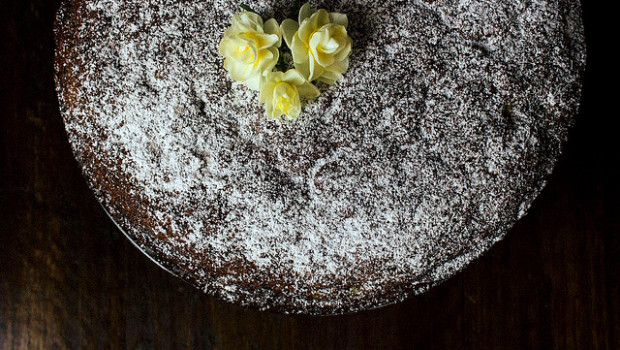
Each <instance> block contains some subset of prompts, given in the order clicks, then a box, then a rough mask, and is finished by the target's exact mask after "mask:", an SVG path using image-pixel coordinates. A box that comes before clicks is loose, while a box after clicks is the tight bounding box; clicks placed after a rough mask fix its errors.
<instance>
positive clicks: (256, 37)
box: [219, 11, 282, 90]
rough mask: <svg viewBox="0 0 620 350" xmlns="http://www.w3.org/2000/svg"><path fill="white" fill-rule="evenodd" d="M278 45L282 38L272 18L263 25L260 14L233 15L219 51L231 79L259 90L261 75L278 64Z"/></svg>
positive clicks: (242, 13) (244, 13)
mask: <svg viewBox="0 0 620 350" xmlns="http://www.w3.org/2000/svg"><path fill="white" fill-rule="evenodd" d="M281 43H282V35H281V34H280V28H279V27H278V23H277V22H276V20H275V19H273V18H272V19H270V20H268V21H266V22H265V23H264V25H263V20H262V18H260V16H259V15H257V14H256V13H254V12H249V11H244V12H240V13H237V14H235V15H234V16H233V18H232V25H231V27H230V28H228V29H227V30H226V32H224V37H223V38H222V41H221V42H220V48H219V49H220V54H221V55H222V56H224V57H225V60H224V68H226V70H227V71H228V72H229V73H230V76H231V77H232V78H233V79H234V80H237V81H243V82H245V84H246V85H247V86H248V87H249V88H250V89H252V90H258V89H259V87H260V81H261V78H262V76H263V75H264V74H265V73H267V72H269V71H271V70H272V69H273V67H274V66H275V65H276V63H277V62H278V58H279V57H280V56H279V55H280V54H279V51H278V47H280V44H281Z"/></svg>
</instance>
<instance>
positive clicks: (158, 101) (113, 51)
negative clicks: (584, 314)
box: [56, 0, 585, 313]
mask: <svg viewBox="0 0 620 350" xmlns="http://www.w3.org/2000/svg"><path fill="white" fill-rule="evenodd" d="M249 4H250V5H251V6H252V8H253V9H255V10H256V11H257V12H258V13H259V14H261V15H262V16H264V18H270V17H275V18H276V19H277V20H278V21H281V20H282V19H283V18H284V16H283V14H284V13H287V12H288V10H289V8H288V7H287V6H288V5H286V4H282V3H281V2H270V1H264V0H259V1H252V2H251V3H249ZM313 5H314V6H317V7H322V8H326V9H328V10H329V11H337V12H341V13H345V14H347V15H348V17H349V27H348V32H349V35H350V36H351V37H352V38H353V42H354V44H353V54H352V55H351V58H350V67H349V70H348V72H347V74H345V77H344V79H342V80H341V81H339V82H338V83H337V84H335V85H333V86H328V87H327V86H326V87H323V88H322V93H321V95H320V96H319V97H318V98H317V99H315V100H312V101H310V102H309V103H308V104H306V106H305V107H304V112H303V113H302V115H301V116H300V118H299V119H298V120H296V121H294V122H290V123H284V122H276V121H271V120H267V119H266V118H265V116H264V111H263V109H262V107H261V106H260V105H258V103H257V100H258V96H257V95H258V94H257V93H256V92H254V91H251V90H249V89H247V88H246V87H245V86H243V85H242V84H240V83H236V82H233V81H231V80H230V78H229V77H228V74H227V72H226V71H225V70H224V68H223V65H222V61H223V58H222V57H221V56H220V55H219V54H218V44H219V41H220V40H221V38H222V34H223V32H224V30H225V29H226V28H227V27H228V26H229V25H230V19H231V17H232V15H233V14H234V13H235V12H238V11H239V8H238V3H236V2H233V1H227V0H215V1H178V0H177V1H163V0H162V1H156V0H152V1H121V0H99V1H95V0H79V1H67V2H65V3H64V4H63V6H62V7H61V9H60V11H59V15H58V20H57V24H56V40H57V53H56V70H57V80H56V81H57V87H58V91H59V100H60V105H61V109H62V112H63V117H64V121H65V125H66V129H67V132H68V135H69V140H70V142H71V145H72V147H73V150H74V152H75V155H76V158H77V159H78V161H79V162H80V164H81V165H82V167H83V171H84V173H85V175H86V177H87V179H88V180H89V184H90V185H91V187H92V188H93V190H94V192H95V194H96V196H97V198H98V199H99V200H100V201H101V202H102V204H103V206H104V207H105V208H106V210H107V211H108V212H109V213H110V214H111V215H112V217H113V218H114V219H115V221H116V222H117V223H118V224H119V225H120V226H121V227H122V229H123V230H124V231H125V232H126V233H127V234H128V235H129V236H130V237H131V238H132V239H133V240H134V241H135V242H136V243H137V244H138V245H139V246H140V247H142V248H143V249H144V250H146V251H147V252H148V253H149V254H150V255H151V256H152V257H153V258H155V259H156V260H157V261H158V262H160V263H161V264H163V265H164V266H165V267H167V268H168V269H170V270H172V271H173V272H174V273H175V274H178V275H180V276H182V277H183V278H184V279H186V280H188V281H190V282H191V283H193V284H195V285H197V286H198V287H200V288H202V289H204V290H205V291H206V292H208V293H211V294H215V295H218V296H219V297H221V298H223V299H225V300H229V301H234V302H239V303H242V304H245V305H252V306H257V307H260V308H264V309H274V310H279V311H283V312H306V313H339V312H348V311H356V310H361V309H367V308H372V307H377V306H380V305H383V304H386V303H392V302H395V301H398V300H401V299H403V298H405V297H406V296H408V295H411V294H412V293H418V292H421V291H424V290H426V289H427V288H429V287H430V286H432V285H434V284H436V283H438V282H440V281H442V280H444V279H446V278H447V277H449V276H450V275H452V274H453V273H454V272H455V271H457V270H459V269H460V268H462V267H463V266H464V265H465V264H466V263H468V262H469V261H471V260H472V259H474V258H475V257H477V256H478V255H480V254H481V253H482V252H483V251H485V250H486V249H488V248H489V247H490V246H491V245H492V244H493V243H494V242H496V241H497V240H499V239H501V237H503V235H504V234H505V233H506V232H507V230H508V229H509V228H510V227H511V225H512V224H513V223H514V222H515V221H516V220H517V219H518V218H519V217H521V216H522V215H523V214H524V213H525V211H526V210H527V208H528V207H529V206H530V203H531V202H532V200H533V199H534V198H535V196H536V195H537V194H538V192H539V191H540V190H541V188H542V186H543V185H544V180H545V177H546V175H548V174H549V173H550V172H551V170H552V167H553V164H554V163H555V160H556V159H557V157H558V155H559V153H560V150H561V146H562V144H563V142H564V140H565V138H566V136H567V130H568V127H569V126H570V125H571V123H572V122H573V119H574V116H575V114H576V110H577V106H578V102H579V95H580V88H581V83H580V78H581V74H582V72H583V68H584V64H585V48H584V39H583V29H582V24H581V18H580V16H581V9H580V6H579V3H578V1H577V0H555V1H551V0H531V1H495V2H487V1H474V0H460V1H452V0H446V1H441V0H435V1H430V0H426V1H405V2H403V1H396V0H387V1H386V0H381V1H378V0H351V1H345V0H338V1H324V2H316V3H313Z"/></svg>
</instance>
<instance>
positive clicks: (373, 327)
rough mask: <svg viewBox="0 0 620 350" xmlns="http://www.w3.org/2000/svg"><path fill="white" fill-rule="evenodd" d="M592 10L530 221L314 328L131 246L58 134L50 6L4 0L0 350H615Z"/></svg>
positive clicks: (612, 222)
mask: <svg viewBox="0 0 620 350" xmlns="http://www.w3.org/2000/svg"><path fill="white" fill-rule="evenodd" d="M596 4H597V3H595V2H592V1H590V2H589V3H584V14H585V24H586V34H587V37H588V71H587V75H586V78H585V87H584V97H583V103H582V108H581V113H580V116H579V119H578V122H577V125H576V127H575V128H574V129H573V130H572V132H571V135H570V140H569V142H568V144H567V145H566V148H565V152H564V154H563V156H562V157H561V159H560V161H559V163H558V165H557V167H556V169H555V171H554V173H553V175H552V176H550V177H549V181H548V185H547V187H546V188H545V190H544V191H543V193H542V194H541V195H540V196H539V198H538V199H537V200H536V201H535V203H534V205H533V207H532V208H531V209H530V211H529V213H528V215H527V216H526V217H525V218H523V219H522V220H521V221H519V222H518V223H517V225H516V226H515V227H514V228H513V229H512V230H511V232H510V233H509V234H508V236H507V237H506V238H505V239H504V240H503V241H502V242H500V243H498V244H497V245H496V246H495V247H493V248H492V249H491V250H490V251H489V252H488V253H486V254H485V255H484V256H483V257H482V258H480V259H478V260H477V261H475V262H474V263H472V264H471V265H470V266H469V267H468V268H467V269H466V270H464V271H463V272H462V273H460V274H458V275H457V276H455V277H453V278H452V279H450V280H449V281H448V282H446V283H444V284H442V285H440V286H438V287H435V288H433V289H432V290H431V291H429V292H427V293H425V294H423V295H420V296H415V297H412V298H410V299H408V300H406V301H404V302H402V303H399V304H396V305H393V306H389V307H385V308H381V309H377V310H372V311H368V312H361V313H356V314H351V315H345V316H330V317H309V316H284V315H279V314H272V313H265V312H259V311H256V310H248V309H245V308H242V307H239V306H236V305H232V304H229V303H225V302H222V301H220V300H218V299H216V298H213V297H209V296H206V295H204V294H203V293H201V292H199V291H198V290H195V289H194V288H193V287H191V286H189V285H187V284H185V283H184V282H182V281H181V280H179V279H177V278H175V277H173V276H171V275H169V274H168V273H167V272H165V271H163V270H161V269H160V268H159V267H157V266H156V265H155V264H153V263H152V262H151V261H150V260H149V259H148V258H146V257H145V256H144V255H142V253H141V252H139V251H138V250H137V249H136V248H134V247H133V246H132V244H131V243H130V242H129V241H128V240H127V239H126V238H125V237H124V236H123V235H122V234H121V233H120V232H119V231H118V230H117V229H116V227H115V226H114V224H113V223H112V222H111V221H110V220H109V219H108V218H107V217H106V214H105V213H104V212H103V211H102V209H101V208H100V207H99V205H98V204H97V202H96V200H95V199H94V197H93V195H92V194H91V192H90V191H89V189H88V188H87V186H86V184H85V181H84V180H83V178H82V177H81V174H80V171H79V168H78V165H77V163H76V161H75V160H74V159H73V157H72V154H71V150H70V148H69V145H68V142H67V138H66V136H65V133H64V129H63V124H62V120H61V118H60V115H59V111H58V102H57V99H56V94H55V92H54V86H53V66H52V65H53V36H52V31H51V28H52V23H53V16H54V12H55V10H56V8H57V7H58V0H53V1H33V0H22V1H19V0H0V32H1V35H0V101H1V104H0V117H1V118H0V123H1V124H0V149H1V153H0V239H1V240H0V349H80V348H85V349H95V348H102V349H109V348H114V349H116V348H129V349H184V348H186V349H196V348H200V349H293V348H299V349H366V348H368V349H410V348H422V349H428V348H447V349H479V348H503V349H577V348H580V349H619V348H620V340H619V336H618V335H619V334H620V316H619V314H620V305H619V295H620V290H619V283H618V282H619V278H618V272H619V271H620V239H619V237H618V233H619V232H620V225H619V224H618V221H619V220H618V216H619V214H620V210H619V209H620V208H619V202H620V199H619V198H620V196H619V195H620V191H619V185H618V178H619V175H620V172H619V171H618V170H617V169H615V167H614V166H615V163H618V160H620V159H619V158H620V157H619V156H618V154H617V152H618V150H619V147H618V137H617V136H615V135H616V134H617V133H618V131H617V130H616V129H613V128H612V127H611V125H610V122H612V121H613V119H615V118H617V117H618V112H617V108H616V107H615V104H616V102H615V101H614V99H613V98H611V99H610V98H609V97H607V96H606V92H605V91H607V88H605V86H604V85H601V82H603V81H605V79H604V78H605V77H604V76H602V75H601V74H607V73H606V72H607V68H606V66H605V65H604V62H603V58H604V57H606V56H607V55H610V54H611V52H607V51H606V49H605V46H604V45H600V43H602V42H603V39H601V41H600V42H599V41H598V40H597V38H599V37H601V38H604V35H603V34H604V33H603V32H602V29H601V28H600V26H599V25H598V24H599V21H600V19H599V17H598V16H599V15H600V14H601V13H602V12H604V11H606V10H605V6H600V8H597V7H595V6H597V5H596ZM608 35H609V34H608ZM614 40H615V39H614ZM615 41H617V40H615ZM615 55H617V54H615ZM609 90H610V91H613V92H615V91H616V90H617V87H613V88H609Z"/></svg>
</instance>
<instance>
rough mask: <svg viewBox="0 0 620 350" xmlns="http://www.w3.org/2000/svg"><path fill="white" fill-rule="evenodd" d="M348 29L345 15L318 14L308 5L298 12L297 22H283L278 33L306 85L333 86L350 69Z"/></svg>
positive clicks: (321, 11)
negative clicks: (307, 83)
mask: <svg viewBox="0 0 620 350" xmlns="http://www.w3.org/2000/svg"><path fill="white" fill-rule="evenodd" d="M347 25H348V19H347V16H346V15H344V14H341V13H334V12H332V13H328V12H327V11H325V10H322V9H321V10H318V11H317V10H316V9H313V8H311V7H310V4H308V3H306V4H304V5H303V6H302V7H301V9H300V10H299V22H295V21H294V20H292V19H285V20H284V21H283V22H282V25H281V26H280V29H281V31H282V33H283V34H284V40H285V41H286V44H287V45H288V46H289V47H290V48H291V52H292V53H293V62H294V63H295V68H297V69H298V70H299V71H300V72H301V73H302V74H303V75H304V76H306V78H307V79H308V80H309V81H313V80H316V79H318V80H319V81H323V82H326V83H329V84H332V83H334V82H336V80H338V79H340V78H341V77H342V73H344V72H346V70H347V69H348V68H349V55H350V54H351V43H352V40H351V37H349V35H348V34H347Z"/></svg>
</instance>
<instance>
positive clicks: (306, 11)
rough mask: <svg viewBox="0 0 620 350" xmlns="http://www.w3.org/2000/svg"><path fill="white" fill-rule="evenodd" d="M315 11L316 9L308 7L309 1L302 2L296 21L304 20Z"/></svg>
mask: <svg viewBox="0 0 620 350" xmlns="http://www.w3.org/2000/svg"><path fill="white" fill-rule="evenodd" d="M315 12H316V9H314V8H312V7H310V3H309V2H307V3H305V4H303V6H302V7H301V8H300V9H299V17H298V18H297V21H298V22H299V23H301V22H303V21H304V19H306V18H308V17H310V16H311V15H312V14H313V13H315Z"/></svg>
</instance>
